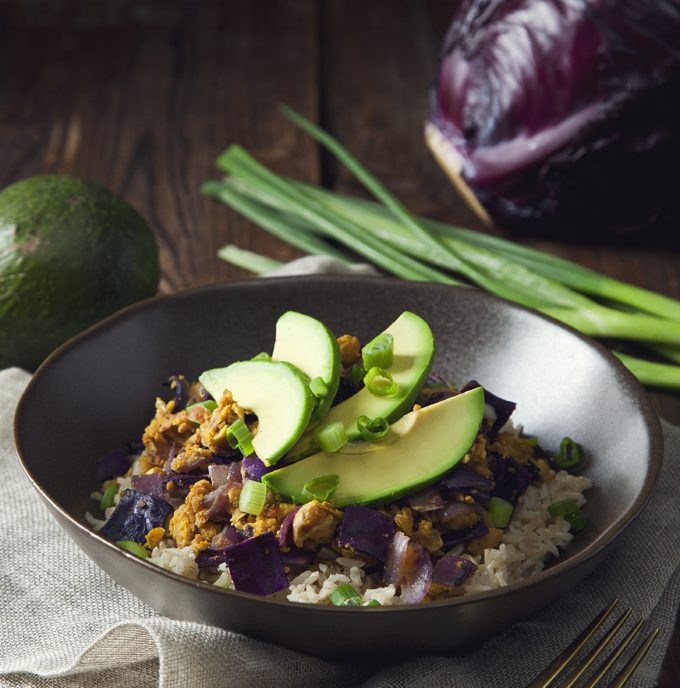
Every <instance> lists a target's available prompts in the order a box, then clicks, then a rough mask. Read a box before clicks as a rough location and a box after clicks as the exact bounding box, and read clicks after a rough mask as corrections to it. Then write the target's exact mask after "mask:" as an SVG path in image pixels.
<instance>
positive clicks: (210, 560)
mask: <svg viewBox="0 0 680 688" xmlns="http://www.w3.org/2000/svg"><path fill="white" fill-rule="evenodd" d="M215 537H217V536H215ZM226 551H227V550H226V549H212V548H209V549H202V550H201V551H200V552H199V553H198V554H197V555H196V565H197V566H198V568H199V569H208V568H213V567H217V566H219V565H220V564H224V563H225V562H226V561H227V555H226Z"/></svg>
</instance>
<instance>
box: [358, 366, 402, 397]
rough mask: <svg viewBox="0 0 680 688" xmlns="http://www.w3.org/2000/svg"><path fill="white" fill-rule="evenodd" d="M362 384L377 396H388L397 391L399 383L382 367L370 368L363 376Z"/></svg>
mask: <svg viewBox="0 0 680 688" xmlns="http://www.w3.org/2000/svg"><path fill="white" fill-rule="evenodd" d="M364 384H365V385H366V387H368V391H369V392H370V393H371V394H374V395H375V396H377V397H390V396H392V395H393V394H396V393H397V392H398V391H399V385H398V384H397V383H396V382H395V381H394V378H393V377H392V374H391V373H390V372H389V371H388V370H385V369H384V368H378V367H377V366H376V367H375V368H371V369H370V370H369V371H368V372H367V373H366V376H365V377H364Z"/></svg>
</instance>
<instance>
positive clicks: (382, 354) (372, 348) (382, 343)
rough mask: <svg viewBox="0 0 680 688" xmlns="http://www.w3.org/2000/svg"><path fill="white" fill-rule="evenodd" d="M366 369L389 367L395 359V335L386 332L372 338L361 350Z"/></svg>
mask: <svg viewBox="0 0 680 688" xmlns="http://www.w3.org/2000/svg"><path fill="white" fill-rule="evenodd" d="M361 359H362V361H363V364H364V369H365V370H369V369H370V368H376V367H377V368H389V367H390V366H391V365H392V361H393V360H394V337H393V336H392V335H391V334H389V333H387V332H384V333H383V334H379V335H378V336H377V337H375V339H372V340H371V341H370V342H369V343H368V344H366V346H365V347H364V348H363V349H362V350H361Z"/></svg>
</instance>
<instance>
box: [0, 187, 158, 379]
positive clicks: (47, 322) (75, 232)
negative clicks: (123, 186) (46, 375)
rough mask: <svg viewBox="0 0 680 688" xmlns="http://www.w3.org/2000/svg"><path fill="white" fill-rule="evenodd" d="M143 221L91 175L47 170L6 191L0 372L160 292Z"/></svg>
mask: <svg viewBox="0 0 680 688" xmlns="http://www.w3.org/2000/svg"><path fill="white" fill-rule="evenodd" d="M158 279H159V264H158V247H157V245H156V240H155V238H154V235H153V232H152V231H151V229H150V228H149V226H148V225H147V223H146V221H145V220H144V218H143V217H142V216H141V215H140V214H139V213H138V212H137V211H136V210H135V209H134V208H133V207H132V206H131V205H130V204H129V203H127V202H126V201H124V200H123V199H122V198H119V197H118V196H116V195H115V194H113V193H112V192H111V191H109V190H108V189H106V188H105V187H103V186H101V185H100V184H97V183H95V182H90V181H85V180H83V179H78V178H75V177H69V176H62V175H41V176H37V177H30V178H28V179H24V180H22V181H19V182H16V183H15V184H12V185H11V186H8V187H7V188H5V189H3V190H2V191H1V192H0V369H2V368H6V367H8V366H21V367H22V368H26V369H28V370H33V369H35V368H36V367H37V366H38V365H39V364H40V363H41V362H42V360H43V359H44V358H45V356H47V355H48V354H49V353H50V352H51V351H52V350H54V349H55V348H56V347H57V346H59V345H60V344H62V343H63V342H65V341H66V340H67V339H69V338H70V337H72V336H73V335H75V334H77V333H78V332H80V331H82V330H84V329H85V328H87V327H89V326H90V325H92V324H93V323H95V322H96V321H98V320H100V319H102V318H104V317H106V316H107V315H110V314H111V313H113V312H114V311H117V310H119V309H120V308H122V307H124V306H127V305H129V304H131V303H133V302H135V301H139V300H140V299H144V298H147V297H149V296H153V295H154V294H155V293H156V289H157V287H158Z"/></svg>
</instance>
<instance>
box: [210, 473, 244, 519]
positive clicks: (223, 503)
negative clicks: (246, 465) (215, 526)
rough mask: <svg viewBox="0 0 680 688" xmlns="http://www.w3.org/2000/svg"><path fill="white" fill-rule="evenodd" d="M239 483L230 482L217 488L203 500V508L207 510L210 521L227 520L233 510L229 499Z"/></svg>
mask: <svg viewBox="0 0 680 688" xmlns="http://www.w3.org/2000/svg"><path fill="white" fill-rule="evenodd" d="M237 485H238V483H232V482H228V483H225V484H224V485H220V486H219V487H216V488H215V489H214V490H213V491H212V492H210V493H208V494H207V495H206V496H205V497H204V498H203V503H202V506H203V508H204V509H207V510H208V512H207V513H206V518H207V519H208V520H209V521H216V520H220V519H223V518H226V517H227V516H228V515H229V511H230V508H231V500H230V499H229V492H230V490H231V489H232V488H234V487H235V486H237Z"/></svg>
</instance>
